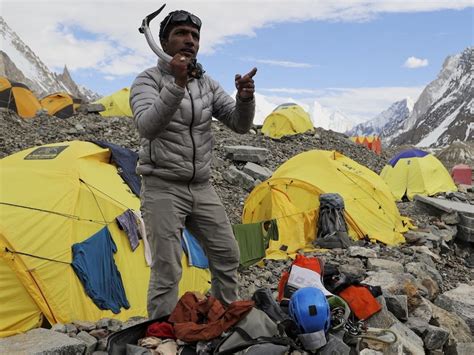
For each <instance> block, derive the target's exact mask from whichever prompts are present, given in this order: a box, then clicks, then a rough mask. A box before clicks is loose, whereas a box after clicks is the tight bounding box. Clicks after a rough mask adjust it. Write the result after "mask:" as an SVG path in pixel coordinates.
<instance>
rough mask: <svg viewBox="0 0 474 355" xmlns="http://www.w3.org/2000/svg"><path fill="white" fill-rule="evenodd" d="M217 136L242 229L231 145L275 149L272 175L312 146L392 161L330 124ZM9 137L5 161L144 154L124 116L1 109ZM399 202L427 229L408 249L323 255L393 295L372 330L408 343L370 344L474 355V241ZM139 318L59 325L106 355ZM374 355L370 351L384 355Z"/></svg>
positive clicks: (248, 282) (247, 287)
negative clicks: (27, 114)
mask: <svg viewBox="0 0 474 355" xmlns="http://www.w3.org/2000/svg"><path fill="white" fill-rule="evenodd" d="M213 131H214V136H215V145H214V148H215V149H214V156H215V158H214V161H213V165H214V171H213V177H212V182H213V185H214V186H215V188H216V190H217V192H218V194H219V196H220V197H221V199H222V201H223V203H224V205H225V207H226V210H227V213H228V215H229V218H230V220H231V222H232V223H240V216H241V214H242V207H243V204H244V201H245V198H246V197H247V196H248V194H249V187H248V186H247V187H246V188H243V187H242V186H241V185H239V184H235V183H230V182H229V178H228V171H229V169H230V168H231V166H232V165H233V166H235V167H236V168H237V169H238V170H241V169H242V168H243V165H244V163H240V162H235V161H232V160H230V159H229V158H228V155H227V150H226V148H225V147H226V146H233V145H248V146H253V147H259V148H266V149H267V150H268V151H269V153H268V158H267V159H266V160H265V161H264V162H262V163H261V165H262V166H263V167H265V168H268V169H270V170H271V171H274V170H275V169H276V168H277V167H278V166H279V165H280V164H282V163H283V162H285V161H286V160H287V159H289V158H290V157H292V156H294V155H296V154H298V153H300V152H304V151H307V150H311V149H327V150H337V151H339V152H341V153H343V154H344V155H346V156H348V157H349V158H351V159H353V160H355V161H357V162H358V163H360V164H362V165H365V166H367V167H369V168H370V169H372V170H373V171H375V172H377V173H379V172H380V171H381V169H382V168H383V166H384V164H385V162H386V161H387V159H388V158H389V157H390V155H389V153H383V154H382V155H381V156H377V155H375V154H374V153H372V152H370V151H368V150H367V149H366V148H364V147H362V146H359V145H356V144H354V143H353V142H351V141H350V140H349V139H347V137H345V136H343V135H341V134H339V133H335V132H332V131H326V130H323V129H320V128H318V129H316V131H315V132H313V133H311V134H303V135H298V136H294V137H290V138H286V139H282V140H279V141H277V140H272V139H269V138H266V137H264V136H262V135H261V134H259V133H258V130H256V129H255V130H253V132H252V133H250V134H246V135H238V134H235V133H233V132H231V131H230V130H229V129H227V128H225V127H224V126H223V125H221V124H220V123H217V122H216V123H213ZM0 132H1V133H0V158H2V157H5V156H7V155H9V154H12V153H15V152H17V151H20V150H22V149H25V148H29V147H32V146H37V145H42V144H46V143H53V142H60V141H68V140H106V141H109V142H112V143H115V144H118V145H121V146H125V147H128V148H130V149H132V150H134V151H137V150H138V147H139V144H138V135H137V133H136V130H135V129H134V127H133V123H132V120H131V119H129V118H123V117H115V118H103V117H101V116H99V115H95V114H89V115H78V116H75V117H72V118H70V119H67V120H62V119H57V118H54V117H49V116H42V117H37V118H35V119H31V120H23V119H20V118H18V117H17V116H16V115H14V114H11V113H9V112H6V111H0ZM391 152H393V150H391ZM460 197H461V199H464V200H465V201H466V202H467V203H471V204H474V193H473V192H472V190H471V191H467V190H466V191H464V192H461V193H459V194H458V195H445V196H443V198H447V199H458V200H459V198H460ZM398 206H399V209H400V212H401V213H402V214H403V215H406V216H409V217H411V218H412V220H413V221H414V223H415V225H416V226H417V227H418V230H416V231H410V232H409V233H407V243H406V244H404V245H403V246H401V247H392V248H390V247H386V246H383V245H379V244H368V243H366V242H360V243H359V245H357V246H354V247H351V248H350V249H347V250H344V249H333V250H330V251H326V252H317V253H313V255H316V256H318V257H320V258H322V259H323V260H324V261H325V262H326V263H329V264H334V265H336V266H337V267H338V268H339V271H340V272H343V273H346V274H350V275H352V276H354V277H355V278H357V279H358V280H360V281H363V282H365V283H368V284H373V285H381V286H382V288H383V291H384V296H383V297H382V296H381V297H379V301H380V303H381V304H382V305H383V311H382V312H380V313H379V314H377V315H376V316H374V317H372V318H371V319H370V320H369V325H371V326H374V327H385V328H390V329H392V330H393V331H394V332H396V333H397V334H398V335H399V340H398V341H397V343H396V344H393V345H391V346H381V345H380V343H377V342H375V343H374V342H370V341H365V342H363V344H362V347H368V348H371V349H372V350H373V351H380V353H385V354H403V353H405V354H408V353H409V354H423V353H429V354H443V353H449V354H466V355H467V354H473V353H474V343H473V338H472V332H473V331H474V298H473V296H472V295H473V294H474V282H473V276H474V274H473V269H472V264H469V262H467V260H468V258H469V257H470V255H471V254H472V247H471V245H470V244H469V243H463V242H461V241H459V240H456V232H457V229H456V224H457V223H458V220H453V219H452V218H451V219H450V218H448V217H449V216H448V217H447V216H445V215H442V214H441V215H440V214H438V215H434V214H433V213H430V212H427V210H425V209H424V208H422V207H421V206H420V205H419V204H415V203H414V202H404V203H399V204H398ZM289 263H290V262H289V261H285V262H284V261H265V263H264V266H262V267H261V266H253V267H250V268H249V269H247V270H242V271H241V273H240V284H241V295H242V297H244V298H245V297H248V296H250V295H252V294H253V292H254V291H255V289H256V288H259V287H270V288H271V289H272V290H273V291H275V290H276V286H277V283H278V280H279V278H280V275H281V272H282V271H283V270H284V269H285V268H286V267H287V266H288V265H289ZM136 321H138V320H130V322H128V323H124V324H122V323H120V322H117V321H113V320H101V322H98V323H96V324H94V323H92V324H91V323H88V322H85V323H84V322H78V323H76V324H67V325H57V326H55V330H57V331H59V332H62V333H66V334H68V335H70V336H71V337H73V338H76V339H79V340H80V342H79V343H81V342H82V344H86V345H87V346H86V347H87V351H88V352H89V353H92V352H93V351H96V352H97V354H99V352H100V351H104V349H105V343H106V341H105V339H106V337H107V336H108V335H109V334H111V333H113V332H115V331H117V330H119V329H122V328H124V327H127V326H129V325H131V324H133V323H135V322H136ZM36 332H37V333H38V336H39V337H41V338H42V339H45V336H46V339H47V336H48V335H46V334H44V333H41V332H42V330H41V331H39V332H38V330H36ZM40 333H41V334H40ZM48 334H49V335H51V333H48ZM31 336H34V335H31ZM81 346H83V348H84V345H81ZM0 348H1V345H0ZM364 351H365V354H378V353H377V352H368V350H364ZM364 351H362V353H364ZM0 352H1V351H0Z"/></svg>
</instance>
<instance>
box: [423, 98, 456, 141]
mask: <svg viewBox="0 0 474 355" xmlns="http://www.w3.org/2000/svg"><path fill="white" fill-rule="evenodd" d="M460 110H461V108H460V107H458V108H457V109H456V110H455V111H454V112H453V113H451V114H450V115H449V116H448V117H446V118H445V119H444V120H443V122H441V124H440V125H439V126H438V127H436V128H435V129H434V130H433V131H431V132H430V133H429V134H428V135H427V136H426V137H425V138H423V139H422V140H421V141H420V142H419V143H418V144H417V145H416V146H417V147H429V146H430V145H432V144H433V143H436V141H437V140H438V138H439V137H440V136H441V135H442V134H443V133H444V131H446V130H447V129H448V127H449V125H450V124H451V122H453V121H454V120H455V118H456V116H457V115H458V113H459V111H460Z"/></svg>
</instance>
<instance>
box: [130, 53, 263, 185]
mask: <svg viewBox="0 0 474 355" xmlns="http://www.w3.org/2000/svg"><path fill="white" fill-rule="evenodd" d="M130 106H131V108H132V112H133V115H134V119H135V125H136V127H137V129H138V132H139V134H140V138H141V149H140V153H139V164H138V167H137V173H138V174H141V175H155V176H158V177H160V178H162V179H165V180H180V181H189V182H191V181H192V182H203V181H207V180H208V179H209V178H210V174H211V160H212V147H213V137H212V132H211V119H212V117H215V118H217V119H218V120H220V121H222V122H223V123H224V124H225V125H227V126H228V127H229V128H231V129H232V130H234V131H235V132H237V133H246V132H248V130H249V129H250V127H251V125H252V121H253V117H254V114H255V100H251V101H249V102H243V101H241V100H240V99H237V101H236V100H234V99H233V98H232V97H230V96H229V95H228V94H227V93H226V92H225V91H224V90H223V88H222V87H221V86H220V85H219V83H217V82H216V81H215V80H213V79H212V78H210V77H209V76H207V75H204V76H203V77H202V78H201V79H199V80H196V79H191V80H189V81H188V84H187V89H184V88H182V87H180V86H178V85H176V84H175V82H174V77H173V76H172V75H171V72H170V70H169V65H168V64H167V63H165V62H163V61H162V60H159V61H158V65H157V66H156V67H153V68H150V69H147V70H145V71H144V72H143V73H141V74H140V75H138V77H137V78H136V79H135V81H134V82H133V85H132V87H131V91H130Z"/></svg>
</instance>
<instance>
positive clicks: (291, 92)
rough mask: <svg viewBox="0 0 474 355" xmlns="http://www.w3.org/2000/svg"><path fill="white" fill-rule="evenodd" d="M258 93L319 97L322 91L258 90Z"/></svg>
mask: <svg viewBox="0 0 474 355" xmlns="http://www.w3.org/2000/svg"><path fill="white" fill-rule="evenodd" d="M259 91H264V92H269V93H276V94H289V95H319V94H321V92H322V90H313V89H297V88H259Z"/></svg>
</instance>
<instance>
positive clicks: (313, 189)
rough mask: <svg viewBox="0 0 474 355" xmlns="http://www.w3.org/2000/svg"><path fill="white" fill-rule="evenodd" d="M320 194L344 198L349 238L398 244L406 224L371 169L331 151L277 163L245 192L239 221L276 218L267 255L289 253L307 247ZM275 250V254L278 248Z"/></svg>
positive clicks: (300, 156) (313, 153) (297, 156)
mask: <svg viewBox="0 0 474 355" xmlns="http://www.w3.org/2000/svg"><path fill="white" fill-rule="evenodd" d="M322 193H338V194H340V195H341V196H342V197H343V198H344V202H345V207H346V215H345V217H346V221H347V223H348V225H349V229H350V230H349V233H350V235H351V236H352V237H353V238H364V237H368V238H369V239H370V240H373V241H380V242H383V243H385V244H387V245H396V244H400V243H403V242H404V240H405V239H404V237H403V234H402V233H403V232H405V231H406V230H407V226H406V225H405V224H404V222H403V219H402V217H401V216H400V213H399V211H398V208H397V206H396V204H395V201H394V200H393V197H392V195H391V192H390V190H389V188H388V186H387V185H386V184H385V182H384V181H383V180H382V179H381V178H380V176H378V175H377V174H376V173H374V172H373V171H371V170H370V169H368V168H366V167H364V166H362V165H360V164H358V163H356V162H355V161H353V160H351V159H349V158H347V157H345V156H344V155H342V154H340V153H338V152H336V151H326V150H311V151H308V152H304V153H301V154H298V155H296V156H294V157H293V158H291V159H289V160H288V161H287V162H285V163H284V164H282V165H281V166H280V167H279V168H278V169H277V170H276V171H275V172H274V173H273V175H272V177H271V178H270V179H268V180H267V181H264V182H263V183H261V184H259V185H258V186H256V187H255V188H254V189H253V191H252V192H251V193H250V195H249V196H248V198H247V199H246V201H245V205H244V211H243V216H242V223H254V222H261V221H265V220H270V219H277V224H278V231H279V236H280V238H279V240H278V241H275V242H274V244H273V245H271V246H270V248H269V249H268V253H267V257H273V254H275V252H276V250H281V249H286V252H287V253H288V254H291V253H294V252H296V251H297V250H298V249H302V248H305V247H308V246H310V242H311V241H312V240H314V238H315V236H316V225H317V215H318V209H319V195H320V194H322ZM302 226H304V227H303V228H302ZM282 246H285V247H284V248H282ZM277 254H280V255H279V256H277V257H276V258H279V257H280V256H281V252H278V253H277Z"/></svg>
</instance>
